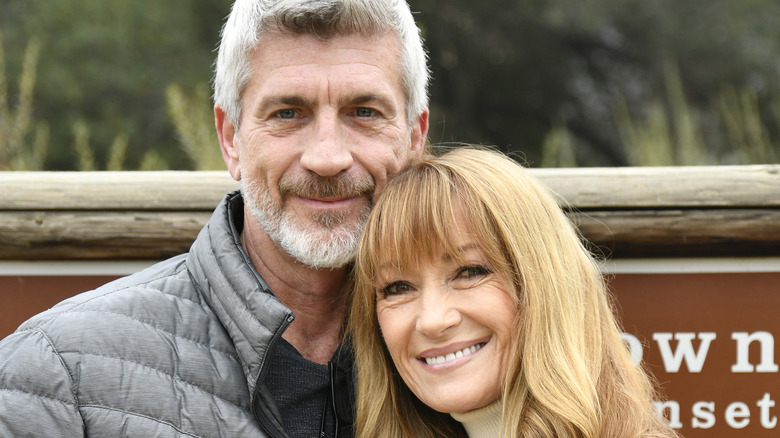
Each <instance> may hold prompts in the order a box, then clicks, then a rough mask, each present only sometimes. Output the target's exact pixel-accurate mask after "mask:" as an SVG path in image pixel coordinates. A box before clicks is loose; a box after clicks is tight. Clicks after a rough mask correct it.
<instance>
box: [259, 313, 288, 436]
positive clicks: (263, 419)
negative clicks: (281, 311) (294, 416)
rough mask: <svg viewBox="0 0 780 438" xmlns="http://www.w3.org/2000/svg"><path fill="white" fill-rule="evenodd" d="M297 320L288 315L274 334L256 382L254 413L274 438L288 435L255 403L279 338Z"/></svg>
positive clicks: (264, 428)
mask: <svg viewBox="0 0 780 438" xmlns="http://www.w3.org/2000/svg"><path fill="white" fill-rule="evenodd" d="M294 319H295V315H293V314H292V313H290V314H288V315H287V318H286V319H285V320H284V322H283V323H282V326H281V327H279V330H277V331H276V333H274V336H273V338H271V341H270V342H268V349H267V350H266V357H265V359H264V360H263V367H262V368H261V369H260V374H259V375H258V376H257V382H255V393H254V399H253V400H254V403H252V411H254V414H255V419H257V422H258V423H260V426H261V427H262V428H263V430H265V431H266V432H267V433H268V434H269V435H270V436H272V437H274V438H285V437H286V436H287V434H286V433H284V432H283V431H281V433H280V431H279V429H277V428H275V427H274V425H273V424H272V423H271V421H270V420H269V419H268V417H267V416H266V415H260V414H259V413H258V409H257V408H256V407H255V403H258V400H259V394H258V393H259V392H260V385H261V383H262V382H263V381H264V380H265V375H266V374H268V363H269V362H268V361H269V358H270V354H271V352H273V351H274V347H275V346H276V343H277V342H278V341H279V338H281V337H282V334H283V333H284V331H285V330H287V327H289V326H290V324H292V322H293V320H294Z"/></svg>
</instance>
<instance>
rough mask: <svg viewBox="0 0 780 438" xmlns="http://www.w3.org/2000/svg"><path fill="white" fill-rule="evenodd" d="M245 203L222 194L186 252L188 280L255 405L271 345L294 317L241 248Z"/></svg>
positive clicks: (234, 194) (233, 195) (231, 195)
mask: <svg viewBox="0 0 780 438" xmlns="http://www.w3.org/2000/svg"><path fill="white" fill-rule="evenodd" d="M243 212H244V202H243V199H242V197H241V194H240V192H238V191H236V192H232V193H229V194H228V195H226V196H225V198H224V199H223V200H222V202H221V203H220V204H219V206H218V207H217V209H216V210H215V211H214V214H213V215H212V217H211V219H210V220H209V221H208V223H207V224H206V226H205V227H203V229H202V230H201V232H200V234H199V235H198V237H197V239H196V240H195V242H194V243H193V245H192V247H191V248H190V253H189V256H188V258H187V267H188V269H189V271H190V273H191V274H190V275H191V276H192V280H193V282H194V283H195V284H196V285H197V286H198V288H199V289H200V291H201V293H202V294H203V297H204V299H205V301H206V302H207V303H208V304H209V306H210V307H211V308H212V310H213V311H214V313H215V314H216V315H217V318H219V320H220V322H221V323H222V325H223V326H224V327H225V329H226V330H227V332H228V334H229V335H230V337H231V338H232V340H233V344H234V345H235V348H236V351H237V353H238V357H239V360H240V362H241V365H242V367H243V370H244V374H245V376H246V379H247V386H248V388H249V394H250V402H251V403H254V397H255V394H256V393H257V391H256V389H257V388H256V385H258V381H259V379H260V377H261V375H262V373H265V371H264V370H265V368H266V365H267V363H268V361H269V360H270V355H269V354H268V353H269V351H270V347H272V345H273V342H275V340H276V339H277V338H278V337H280V336H281V335H282V332H283V331H284V329H286V328H287V326H288V325H289V324H290V322H292V320H293V318H294V316H293V313H292V311H291V310H290V309H288V308H287V307H286V306H284V305H283V304H282V303H281V302H280V301H279V300H278V299H277V298H276V297H275V296H274V294H273V292H272V291H271V289H270V288H269V287H268V285H267V284H266V282H265V280H263V278H262V277H261V276H260V274H259V273H258V272H257V270H256V269H255V268H254V266H253V265H252V262H251V261H250V259H249V255H248V254H247V253H246V251H244V249H243V247H242V246H241V230H242V229H243V225H244V224H243V222H244V215H243Z"/></svg>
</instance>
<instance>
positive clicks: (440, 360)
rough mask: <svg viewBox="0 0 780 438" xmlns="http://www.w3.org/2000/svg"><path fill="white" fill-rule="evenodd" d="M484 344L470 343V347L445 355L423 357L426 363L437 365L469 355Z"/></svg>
mask: <svg viewBox="0 0 780 438" xmlns="http://www.w3.org/2000/svg"><path fill="white" fill-rule="evenodd" d="M484 346H485V343H484V342H482V343H479V344H477V345H472V346H471V347H466V348H464V349H463V350H459V351H456V352H454V353H450V354H447V355H445V356H436V357H425V358H424V359H425V363H427V364H428V365H438V364H442V363H447V362H450V361H453V360H455V359H460V358H461V357H466V356H470V355H472V354H474V353H476V352H477V351H479V350H480V349H481V348H482V347H484Z"/></svg>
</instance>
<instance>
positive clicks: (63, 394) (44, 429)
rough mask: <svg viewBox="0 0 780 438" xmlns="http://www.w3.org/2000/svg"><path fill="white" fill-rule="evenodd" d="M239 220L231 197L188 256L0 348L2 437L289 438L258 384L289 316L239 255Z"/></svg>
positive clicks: (239, 206)
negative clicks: (270, 437)
mask: <svg viewBox="0 0 780 438" xmlns="http://www.w3.org/2000/svg"><path fill="white" fill-rule="evenodd" d="M242 211H243V202H242V199H241V197H240V195H238V194H237V193H233V194H230V195H228V196H227V197H226V198H225V200H223V202H222V203H221V204H220V206H219V207H218V208H217V209H216V211H215V212H214V215H213V216H212V218H211V219H210V220H209V222H208V224H207V225H206V226H205V227H204V228H203V230H202V231H201V232H200V235H199V236H198V238H197V240H196V241H195V242H194V244H193V245H192V248H191V249H190V252H189V253H188V254H183V255H180V256H177V257H174V258H172V259H170V260H167V261H164V262H162V263H159V264H157V265H155V266H152V267H150V268H148V269H146V270H143V271H142V272H139V273H137V274H134V275H131V276H129V277H126V278H122V279H119V280H117V281H114V282H112V283H109V284H107V285H105V286H103V287H100V288H98V289H96V290H94V291H91V292H86V293H83V294H81V295H78V296H75V297H73V298H71V299H68V300H66V301H64V302H62V303H60V304H58V305H57V306H55V307H53V308H51V309H49V310H48V311H46V312H43V313H41V314H39V315H37V316H35V317H33V318H32V319H30V320H29V321H27V322H25V323H24V324H23V325H22V326H21V327H19V329H18V330H17V331H16V332H14V333H13V334H11V335H10V336H8V337H7V338H5V339H4V340H2V342H0V437H4V438H5V437H47V438H51V437H80V436H91V437H119V436H122V437H204V438H205V437H230V438H233V437H266V436H285V435H284V434H283V432H281V430H282V427H281V425H280V417H279V415H278V411H277V410H276V407H275V406H276V405H275V403H274V402H273V401H272V400H271V397H270V394H269V393H268V390H267V388H266V387H265V385H263V384H262V383H261V382H263V377H264V373H265V372H266V367H265V364H267V363H268V359H269V352H270V351H271V350H272V349H273V345H274V342H275V341H276V340H277V339H279V337H280V336H281V334H282V332H283V331H284V330H285V328H286V327H287V326H288V325H289V324H290V322H292V320H293V314H292V312H291V311H290V310H289V309H288V308H286V307H285V306H284V305H282V304H281V303H280V302H279V301H278V300H277V299H276V298H275V297H274V295H273V294H272V293H271V291H270V290H269V288H268V286H267V285H266V283H265V282H264V281H263V279H262V278H261V277H260V275H259V274H258V272H257V271H256V270H255V269H254V267H253V266H252V264H251V262H250V261H249V257H248V256H247V254H246V253H245V252H244V250H243V249H242V248H241V245H240V243H239V232H238V231H237V230H238V229H240V228H241V227H242V225H241V224H242V221H243V216H242V213H241V212H242ZM269 431H270V432H269Z"/></svg>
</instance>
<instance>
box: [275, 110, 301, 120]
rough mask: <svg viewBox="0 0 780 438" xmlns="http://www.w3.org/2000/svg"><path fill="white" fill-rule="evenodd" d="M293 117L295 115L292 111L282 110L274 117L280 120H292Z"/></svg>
mask: <svg viewBox="0 0 780 438" xmlns="http://www.w3.org/2000/svg"><path fill="white" fill-rule="evenodd" d="M295 115H296V113H295V110H294V109H283V110H281V111H278V112H277V113H276V116H277V117H279V118H280V119H294V118H295Z"/></svg>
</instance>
